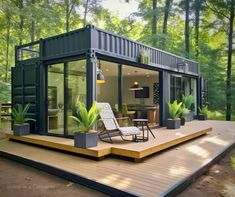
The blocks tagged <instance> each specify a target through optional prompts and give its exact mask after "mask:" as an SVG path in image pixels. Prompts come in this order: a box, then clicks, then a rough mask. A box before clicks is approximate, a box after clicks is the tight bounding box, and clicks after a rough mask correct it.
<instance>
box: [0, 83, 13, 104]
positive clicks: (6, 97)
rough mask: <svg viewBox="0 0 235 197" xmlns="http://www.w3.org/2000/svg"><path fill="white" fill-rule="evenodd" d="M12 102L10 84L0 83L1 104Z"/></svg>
mask: <svg viewBox="0 0 235 197" xmlns="http://www.w3.org/2000/svg"><path fill="white" fill-rule="evenodd" d="M10 101H11V86H10V84H8V83H5V82H3V81H0V103H9V102H10Z"/></svg>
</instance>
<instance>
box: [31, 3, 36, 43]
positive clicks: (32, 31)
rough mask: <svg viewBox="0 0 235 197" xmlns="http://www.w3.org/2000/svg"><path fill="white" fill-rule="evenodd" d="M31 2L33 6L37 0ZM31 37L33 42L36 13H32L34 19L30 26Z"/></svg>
mask: <svg viewBox="0 0 235 197" xmlns="http://www.w3.org/2000/svg"><path fill="white" fill-rule="evenodd" d="M31 4H32V6H33V7H35V5H34V4H35V0H32V1H31ZM30 39H31V42H34V41H35V16H34V14H33V15H32V21H31V27H30Z"/></svg>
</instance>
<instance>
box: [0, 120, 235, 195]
mask: <svg viewBox="0 0 235 197" xmlns="http://www.w3.org/2000/svg"><path fill="white" fill-rule="evenodd" d="M192 124H194V126H195V127H196V126H198V128H199V127H201V125H202V124H203V125H204V126H207V127H209V128H210V127H212V128H213V130H212V131H211V132H209V133H208V135H204V136H202V137H200V138H196V139H194V140H191V141H189V142H187V143H184V144H181V145H178V146H177V147H174V148H171V149H168V150H166V151H163V152H161V153H160V154H157V155H153V156H151V157H148V158H147V159H146V160H145V161H144V162H141V163H133V162H129V161H124V160H120V159H116V158H107V159H105V160H102V161H93V160H90V159H86V158H82V157H77V156H74V155H70V154H65V153H61V152H57V151H53V150H47V149H44V148H40V147H36V146H29V145H27V144H22V143H18V142H14V141H8V140H5V141H1V142H0V156H1V155H2V156H5V157H7V158H11V159H16V160H18V161H21V162H22V161H26V160H28V161H29V162H28V163H27V162H25V163H27V165H32V166H34V167H37V168H39V169H43V170H45V171H48V172H50V173H54V174H56V175H58V176H62V177H64V178H67V179H69V180H74V181H77V182H79V183H81V184H84V185H87V186H88V187H92V188H94V189H97V190H101V191H102V192H105V193H107V194H109V195H117V193H116V192H117V190H118V191H122V192H123V193H121V194H122V195H119V196H125V194H126V196H131V195H132V196H147V197H152V196H165V195H167V196H168V195H170V196H176V194H177V192H179V191H180V189H179V188H181V189H182V185H185V183H187V182H190V180H192V177H193V178H195V174H197V173H198V172H199V171H200V170H202V169H203V168H204V167H205V166H207V165H209V164H210V163H211V162H212V161H215V159H216V158H218V156H220V155H221V154H222V153H223V152H224V151H226V150H227V149H228V148H229V147H231V146H232V145H234V144H235V122H225V121H205V122H194V123H192ZM171 132H175V131H171ZM138 145H139V146H140V144H137V145H136V146H138ZM142 148H143V147H142ZM142 148H140V149H142ZM9 155H10V156H9ZM19 158H21V160H20V159H19ZM76 178H77V179H76ZM84 180H85V181H84ZM180 186H181V187H180ZM112 189H113V190H112ZM119 194H120V193H119Z"/></svg>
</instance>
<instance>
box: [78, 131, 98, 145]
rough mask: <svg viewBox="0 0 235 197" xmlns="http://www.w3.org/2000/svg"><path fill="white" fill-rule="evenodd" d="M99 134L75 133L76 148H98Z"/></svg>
mask: <svg viewBox="0 0 235 197" xmlns="http://www.w3.org/2000/svg"><path fill="white" fill-rule="evenodd" d="M97 142H98V134H97V133H75V134H74V146H75V147H79V148H91V147H95V146H97Z"/></svg>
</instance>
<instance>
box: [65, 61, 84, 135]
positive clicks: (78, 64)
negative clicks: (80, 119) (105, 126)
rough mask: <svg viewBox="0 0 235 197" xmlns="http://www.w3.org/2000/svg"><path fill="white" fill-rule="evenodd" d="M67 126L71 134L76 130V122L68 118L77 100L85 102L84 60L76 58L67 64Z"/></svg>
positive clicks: (67, 130)
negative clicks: (76, 59)
mask: <svg viewBox="0 0 235 197" xmlns="http://www.w3.org/2000/svg"><path fill="white" fill-rule="evenodd" d="M66 79H67V80H66V81H67V99H66V102H67V111H66V115H67V128H66V132H67V133H68V134H69V135H71V134H73V133H74V132H75V131H76V128H77V127H76V124H75V123H74V121H73V120H72V119H71V118H70V116H71V115H73V113H74V111H75V108H76V105H77V103H78V101H80V102H83V103H85V104H86V61H85V60H78V61H73V62H68V64H67V78H66Z"/></svg>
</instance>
